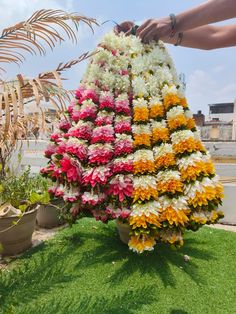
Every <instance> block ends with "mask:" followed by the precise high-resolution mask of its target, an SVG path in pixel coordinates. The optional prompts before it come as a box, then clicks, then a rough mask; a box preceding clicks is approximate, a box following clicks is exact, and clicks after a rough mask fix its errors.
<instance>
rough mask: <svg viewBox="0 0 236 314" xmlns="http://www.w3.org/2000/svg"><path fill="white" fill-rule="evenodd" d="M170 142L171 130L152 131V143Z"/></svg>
mask: <svg viewBox="0 0 236 314" xmlns="http://www.w3.org/2000/svg"><path fill="white" fill-rule="evenodd" d="M168 140H169V130H168V129H167V128H160V129H158V128H154V129H153V130H152V142H153V143H156V142H160V141H162V142H167V141H168Z"/></svg>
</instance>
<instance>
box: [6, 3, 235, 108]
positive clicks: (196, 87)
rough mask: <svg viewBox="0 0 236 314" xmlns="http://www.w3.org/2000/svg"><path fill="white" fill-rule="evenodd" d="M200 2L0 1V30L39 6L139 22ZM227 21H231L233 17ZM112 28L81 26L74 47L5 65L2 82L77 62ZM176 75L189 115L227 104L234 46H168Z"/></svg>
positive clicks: (77, 71)
mask: <svg viewBox="0 0 236 314" xmlns="http://www.w3.org/2000/svg"><path fill="white" fill-rule="evenodd" d="M201 3H203V1H199V0H182V1H179V0H165V1H163V0H146V1H143V0H129V1H128V0H119V1H112V0H99V1H97V0H67V1H66V0H64V1H63V0H0V4H1V11H0V26H1V28H4V27H7V26H10V25H14V24H16V23H17V22H19V21H21V20H24V19H27V18H28V17H29V16H30V15H31V14H32V13H33V12H34V11H35V10H38V9H42V8H51V9H57V8H60V9H64V10H67V11H70V12H73V11H74V12H75V11H76V12H78V13H81V14H83V15H87V16H90V17H94V18H97V19H98V21H99V22H103V21H106V20H115V21H116V22H121V21H124V20H134V21H142V20H145V19H147V18H155V17H162V16H167V15H169V13H175V14H177V13H179V12H182V11H183V10H186V9H188V8H191V7H194V6H197V5H199V4H201ZM226 23H236V19H234V20H231V21H227V22H226ZM111 27H113V24H112V23H111V22H110V23H106V24H104V25H103V26H101V27H100V28H95V34H94V35H93V34H92V33H91V32H90V30H89V28H88V27H86V26H84V25H82V26H81V28H80V31H79V44H78V45H72V44H71V43H69V42H67V43H65V44H63V45H62V46H61V47H58V48H56V49H55V50H54V52H53V53H52V52H50V51H48V54H47V56H46V57H37V58H35V57H34V58H32V57H30V56H29V57H27V62H25V63H24V65H23V66H22V67H21V68H20V69H19V68H17V67H16V66H15V67H13V66H10V67H8V69H9V72H8V73H7V74H6V75H5V78H8V79H9V78H11V77H12V75H13V74H14V73H24V74H25V75H27V76H30V77H33V76H35V75H36V74H37V73H39V72H42V71H46V70H49V69H54V68H55V67H56V66H57V64H58V63H59V62H62V61H65V62H66V61H68V60H70V59H73V58H76V57H77V56H79V55H80V54H81V53H83V52H85V51H92V50H93V49H94V48H95V46H96V44H97V43H98V42H99V38H101V36H102V35H103V34H104V33H105V32H107V31H108V30H109V29H110V28H111ZM168 47H169V50H170V53H171V55H172V58H173V60H174V63H175V65H176V68H177V71H178V72H179V73H181V72H182V73H184V74H185V76H186V82H187V90H186V95H187V98H188V100H189V104H190V107H191V109H192V111H194V112H196V111H197V110H203V111H204V112H205V113H207V112H208V107H207V104H209V103H214V102H221V101H226V102H231V101H234V99H235V98H236V62H235V55H236V47H234V48H226V49H220V50H214V51H200V50H194V49H190V48H182V47H173V46H168ZM85 67H86V63H85V62H84V63H83V64H80V65H79V66H76V67H74V68H73V69H72V70H69V71H68V72H66V73H65V75H64V76H65V77H66V78H67V79H68V80H67V81H66V83H65V86H66V87H68V88H71V89H73V88H76V87H77V86H78V85H79V81H80V79H81V77H82V75H83V72H84V69H85Z"/></svg>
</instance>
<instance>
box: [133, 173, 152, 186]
mask: <svg viewBox="0 0 236 314" xmlns="http://www.w3.org/2000/svg"><path fill="white" fill-rule="evenodd" d="M156 185H157V182H156V178H155V177H154V176H150V175H143V176H134V177H133V186H134V188H135V189H137V188H143V189H146V188H148V187H151V188H153V189H156Z"/></svg>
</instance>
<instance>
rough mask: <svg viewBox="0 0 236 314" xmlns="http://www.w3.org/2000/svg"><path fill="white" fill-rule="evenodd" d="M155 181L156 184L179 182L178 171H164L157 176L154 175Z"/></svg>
mask: <svg viewBox="0 0 236 314" xmlns="http://www.w3.org/2000/svg"><path fill="white" fill-rule="evenodd" d="M156 178H157V181H158V182H168V181H172V180H175V181H180V180H181V178H180V173H179V171H175V170H165V171H160V172H159V173H158V174H157V175H156Z"/></svg>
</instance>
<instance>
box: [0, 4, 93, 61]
mask: <svg viewBox="0 0 236 314" xmlns="http://www.w3.org/2000/svg"><path fill="white" fill-rule="evenodd" d="M69 22H72V25H73V26H71V25H70V24H69ZM80 22H83V23H85V24H87V25H88V26H89V27H90V29H91V30H92V31H93V26H94V25H98V23H97V21H96V20H95V19H93V18H88V17H85V16H82V15H79V14H77V13H70V14H68V13H67V12H65V11H63V10H46V9H42V10H39V11H36V12H35V13H34V14H33V15H32V16H31V17H30V18H29V19H28V20H26V21H23V22H20V23H18V24H16V25H14V26H12V27H8V28H6V29H4V30H3V32H2V35H1V36H0V62H2V63H11V62H14V63H20V62H23V61H24V53H25V52H27V53H30V54H40V55H45V53H46V48H47V47H49V48H51V49H52V50H53V48H54V47H55V45H56V43H61V42H62V41H64V37H63V32H64V34H65V35H66V37H67V38H68V39H70V40H71V41H72V42H77V36H76V31H78V27H79V24H80Z"/></svg>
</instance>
